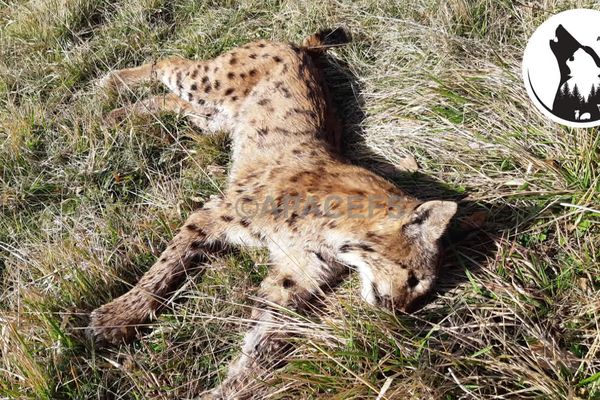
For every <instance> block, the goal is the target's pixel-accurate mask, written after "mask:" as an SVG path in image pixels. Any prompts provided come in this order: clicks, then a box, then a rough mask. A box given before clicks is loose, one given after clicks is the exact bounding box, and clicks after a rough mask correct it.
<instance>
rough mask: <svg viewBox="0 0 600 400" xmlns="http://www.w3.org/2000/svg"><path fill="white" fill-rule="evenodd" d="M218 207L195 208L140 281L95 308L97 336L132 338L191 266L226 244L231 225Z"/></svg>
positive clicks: (106, 339) (93, 327) (110, 339)
mask: <svg viewBox="0 0 600 400" xmlns="http://www.w3.org/2000/svg"><path fill="white" fill-rule="evenodd" d="M216 211H217V210H213V209H208V208H204V209H202V210H199V211H196V212H194V213H193V214H192V215H191V216H190V217H189V218H188V220H187V221H186V223H185V225H184V226H183V227H182V228H181V231H180V232H179V233H178V234H177V235H176V236H175V237H174V238H173V240H172V241H171V243H170V244H169V245H168V247H167V249H166V250H165V251H164V252H163V253H162V255H161V256H160V258H159V259H158V261H156V263H155V264H154V265H153V266H152V267H151V268H150V269H149V270H148V272H146V273H145V274H144V276H143V277H142V278H141V279H140V281H139V282H138V283H137V285H135V286H134V287H133V288H132V289H131V290H130V291H129V292H127V293H125V294H124V295H122V296H121V297H118V298H117V299H115V300H113V301H112V302H110V303H108V304H105V305H104V306H102V307H100V308H98V309H96V310H94V311H93V312H92V315H91V322H90V327H89V329H90V333H91V334H92V335H93V336H94V338H95V339H96V340H98V341H100V342H109V343H117V342H119V341H122V340H129V339H131V338H132V337H133V336H134V335H135V332H136V328H138V327H139V326H140V325H141V324H144V323H145V322H147V321H148V320H149V319H151V318H152V317H153V316H154V315H155V313H156V312H157V311H158V310H159V309H160V308H161V307H162V306H163V305H164V302H165V301H166V299H167V298H168V297H169V295H170V294H171V293H172V292H173V291H174V290H175V289H176V288H177V287H178V285H179V283H180V282H181V281H182V279H183V278H185V276H186V274H187V272H188V271H189V269H190V268H191V267H193V266H194V265H197V264H201V263H202V262H204V261H207V260H206V255H207V254H208V252H211V251H215V250H216V249H218V248H220V247H221V246H222V241H223V238H224V232H225V231H226V229H227V226H226V224H225V222H224V221H222V220H221V219H218V218H215V213H216Z"/></svg>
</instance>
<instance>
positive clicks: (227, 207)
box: [90, 31, 456, 398]
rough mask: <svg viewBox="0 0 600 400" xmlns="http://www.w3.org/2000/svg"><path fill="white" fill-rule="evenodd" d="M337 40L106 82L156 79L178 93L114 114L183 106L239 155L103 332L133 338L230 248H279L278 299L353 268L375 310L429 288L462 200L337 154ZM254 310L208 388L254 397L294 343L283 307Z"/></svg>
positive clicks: (254, 47)
mask: <svg viewBox="0 0 600 400" xmlns="http://www.w3.org/2000/svg"><path fill="white" fill-rule="evenodd" d="M336 35H338V38H337V39H338V41H339V42H343V41H344V40H339V35H340V32H339V31H327V32H321V33H318V34H316V35H313V36H311V37H309V38H308V39H306V40H305V43H304V45H303V46H296V45H293V44H283V43H273V42H267V41H258V42H255V43H250V44H247V45H245V46H242V47H239V48H235V49H233V50H231V51H229V52H227V53H225V54H223V55H221V56H219V57H217V58H215V59H213V60H210V61H188V60H182V59H167V60H162V61H158V62H156V63H153V64H147V65H143V66H141V67H137V68H131V69H125V70H120V71H115V72H112V73H111V74H109V75H108V76H107V78H106V79H105V80H104V84H105V85H106V86H109V87H112V88H114V89H119V88H123V87H125V86H128V85H133V84H135V83H138V82H140V81H143V80H149V79H156V80H158V81H160V82H162V83H163V84H164V85H165V86H167V87H168V88H169V90H170V94H168V95H166V96H159V97H152V98H150V99H146V100H143V101H142V102H141V103H137V104H134V105H133V106H131V107H128V108H122V109H117V110H115V111H113V112H112V113H111V114H110V115H109V120H110V121H111V122H114V121H116V120H118V119H119V118H122V117H123V116H124V115H126V114H127V113H130V112H138V113H140V112H143V113H148V112H156V111H159V110H170V111H174V112H177V113H181V114H185V115H187V116H188V117H189V118H190V119H191V120H192V121H193V122H194V123H195V124H197V125H198V126H199V127H201V128H202V129H203V130H205V131H206V132H214V131H220V130H228V131H229V132H231V139H232V148H233V151H232V152H233V155H232V160H233V161H232V165H231V170H230V172H229V183H228V187H227V189H226V191H225V194H224V196H223V197H222V198H219V199H216V200H213V201H211V202H209V203H207V204H206V205H205V206H204V207H203V208H202V209H200V210H197V211H195V212H193V213H192V214H191V215H190V217H189V218H188V220H187V221H186V222H185V224H184V225H183V227H182V229H181V230H180V231H179V233H177V235H176V236H175V237H174V238H173V240H172V241H171V243H170V244H169V245H168V247H167V249H166V250H165V251H164V253H163V254H162V255H161V256H160V257H159V259H158V261H157V262H156V263H155V264H154V265H153V266H152V267H151V268H150V269H149V270H148V272H146V274H144V276H143V277H142V278H141V279H140V281H139V282H138V284H137V285H136V286H135V287H134V288H133V289H131V290H130V291H129V292H127V293H125V294H124V295H122V296H121V297H119V298H117V299H115V300H113V301H112V302H110V303H108V304H106V305H104V306H102V307H100V308H98V309H97V310H95V311H94V312H93V313H92V318H91V324H90V329H91V332H92V333H93V335H94V336H95V337H96V338H97V339H99V340H103V341H107V342H112V343H117V342H119V341H122V340H127V339H131V338H132V337H133V336H134V335H135V332H136V327H137V326H139V325H140V324H143V323H145V322H146V321H148V320H149V319H152V318H153V316H154V314H155V313H156V312H157V311H158V310H159V309H160V308H161V306H162V305H163V303H164V302H165V300H166V299H168V297H169V295H170V294H172V292H173V291H174V289H175V288H176V287H177V285H178V284H179V282H180V281H181V280H182V279H183V277H184V276H185V275H186V271H188V270H189V269H190V268H191V267H192V266H193V265H205V264H206V263H207V259H206V255H207V254H209V253H213V252H215V251H220V249H222V248H223V247H224V246H227V245H239V246H256V247H266V248H268V249H269V251H270V257H271V263H270V264H271V268H270V271H269V274H268V276H267V277H266V278H265V280H264V281H263V283H262V284H261V288H260V295H261V296H262V297H263V298H264V299H265V301H266V302H267V303H270V304H274V305H279V306H284V307H290V308H296V309H300V308H302V307H303V306H305V305H306V304H309V303H310V302H311V301H312V300H313V299H314V298H315V297H318V296H321V295H323V294H324V293H325V292H324V291H325V289H327V288H328V287H329V286H331V285H332V284H333V283H334V282H335V281H336V280H339V278H340V277H341V276H343V274H344V271H345V270H346V268H347V267H350V268H352V269H355V270H357V271H358V273H359V275H360V279H361V283H362V289H361V294H362V297H363V298H364V299H365V300H366V301H368V302H369V303H372V304H381V305H384V306H387V307H390V308H394V309H406V308H407V307H409V306H410V305H411V304H412V303H413V302H414V300H415V299H416V298H418V297H420V296H422V295H424V294H426V293H427V292H429V291H430V289H431V288H432V286H433V284H434V281H435V278H436V275H437V265H438V258H439V243H438V242H439V238H440V237H441V236H442V234H443V232H444V230H445V228H446V226H447V224H448V222H449V220H450V219H451V218H452V216H453V215H454V213H455V211H456V204H455V203H453V202H447V201H428V202H421V201H419V200H417V199H415V198H412V197H410V196H408V195H406V194H405V193H404V192H403V191H402V190H401V189H399V188H397V187H395V186H394V185H392V184H391V183H389V182H388V181H386V180H385V179H382V178H381V177H379V176H377V175H375V174H373V173H372V172H370V171H368V170H365V169H363V168H360V167H358V166H354V165H351V164H349V163H347V162H346V161H344V160H343V159H342V158H341V157H340V156H339V155H338V152H337V147H338V146H339V138H340V137H339V135H340V123H339V121H338V120H337V118H336V116H335V110H334V108H333V104H332V101H331V98H330V96H329V93H328V91H327V86H326V85H325V82H324V79H323V74H322V71H321V69H320V68H319V67H318V65H319V64H318V57H319V56H320V54H321V53H323V52H324V51H325V50H326V48H327V45H329V44H330V43H331V38H332V37H334V38H335V37H336ZM342 36H343V35H342ZM391 200H393V201H391ZM292 203H293V204H292ZM253 317H254V318H255V319H256V321H257V323H256V324H255V325H254V327H253V328H252V329H251V330H250V331H249V332H248V333H247V335H246V337H245V340H244V344H243V346H242V352H241V354H240V356H239V357H238V358H237V359H235V360H234V361H233V362H232V364H231V366H230V368H229V375H228V377H227V378H226V379H225V380H224V381H223V383H222V384H221V385H220V386H219V388H217V389H215V390H214V391H213V392H212V394H211V395H210V396H213V397H215V398H238V397H244V396H245V395H244V393H246V395H247V393H248V390H249V387H251V382H252V381H253V380H252V379H253V377H256V376H257V375H260V373H261V371H262V372H264V371H266V370H268V368H269V366H272V365H274V364H273V361H274V360H276V359H278V358H279V354H280V352H281V350H282V348H284V347H285V346H284V345H283V343H284V342H283V341H282V340H281V335H282V332H281V330H278V329H275V328H274V324H272V323H271V322H272V321H273V318H274V314H273V311H272V309H270V308H262V309H260V310H258V311H255V313H254V315H253ZM279 328H281V326H280V327H279Z"/></svg>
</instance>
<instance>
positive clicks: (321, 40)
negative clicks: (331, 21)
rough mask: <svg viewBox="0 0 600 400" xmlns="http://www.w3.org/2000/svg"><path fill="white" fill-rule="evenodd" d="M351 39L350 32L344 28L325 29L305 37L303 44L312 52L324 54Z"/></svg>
mask: <svg viewBox="0 0 600 400" xmlns="http://www.w3.org/2000/svg"><path fill="white" fill-rule="evenodd" d="M350 41H351V38H350V34H349V33H348V31H346V30H345V29H344V28H335V29H324V30H322V31H319V32H317V33H315V34H313V35H310V36H308V37H307V38H306V39H304V42H303V43H302V46H303V47H304V48H305V49H306V50H308V51H309V52H311V53H317V54H322V53H325V52H326V51H327V50H329V49H330V48H332V47H337V46H341V45H344V44H346V43H349V42H350Z"/></svg>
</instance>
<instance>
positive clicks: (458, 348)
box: [0, 0, 600, 400]
mask: <svg viewBox="0 0 600 400" xmlns="http://www.w3.org/2000/svg"><path fill="white" fill-rule="evenodd" d="M586 6H587V7H590V8H598V5H597V4H595V3H594V2H591V1H587V2H586V1H577V2H574V1H555V0H551V1H545V2H511V1H507V0H503V1H489V0H473V1H464V0H450V1H445V2H441V1H435V0H418V1H414V2H378V1H373V0H359V1H356V2H352V3H350V2H337V1H331V2H284V1H202V2H200V1H194V0H177V1H163V0H131V1H127V2H125V1H114V0H99V1H91V0H49V1H41V0H30V1H16V0H4V1H1V0H0V171H1V175H0V355H1V357H0V398H18V399H91V398H97V399H164V398H191V397H194V396H196V395H198V394H199V393H201V392H202V391H203V390H205V389H207V388H209V387H211V386H212V385H214V384H215V383H216V382H218V380H219V379H220V378H222V377H223V375H224V374H225V372H226V371H225V366H226V365H227V362H228V360H230V359H231V357H232V356H233V355H234V354H235V352H236V351H237V346H238V344H239V341H240V338H241V335H242V333H243V331H244V329H245V328H246V322H247V321H246V320H245V318H246V317H247V316H248V315H249V312H248V309H249V307H250V306H251V305H252V295H253V294H254V293H255V289H256V287H257V284H258V282H260V279H261V277H262V276H263V275H264V270H265V263H266V261H267V259H266V255H265V254H264V253H262V252H251V251H243V252H242V253H241V254H238V255H232V256H228V257H225V258H223V259H218V260H215V261H214V268H212V269H211V270H209V271H208V272H207V273H206V274H205V275H204V276H203V277H202V278H201V279H200V278H198V279H192V280H190V281H188V282H187V283H186V285H185V286H184V287H183V288H182V289H181V290H180V291H179V293H178V295H177V296H176V301H175V302H174V303H173V305H172V307H171V308H170V309H169V310H167V312H166V313H164V314H163V315H162V316H161V317H160V318H159V319H158V321H157V322H156V323H155V324H154V329H152V330H151V331H149V332H148V333H147V334H146V335H144V336H143V337H142V338H141V340H139V341H137V342H136V343H133V344H131V345H127V346H125V345H123V346H121V347H118V348H112V349H105V350H100V349H97V348H94V346H92V345H91V343H89V342H88V341H87V339H86V338H85V336H84V334H83V327H85V325H86V323H87V314H88V313H89V311H90V310H92V309H94V308H95V307H97V306H99V305H101V304H103V303H105V302H107V301H109V300H110V299H112V298H114V297H115V296H117V295H118V294H120V293H123V292H124V291H125V290H126V289H127V288H128V287H129V286H130V285H131V284H133V283H134V282H135V281H136V279H137V278H138V277H139V276H140V275H141V274H142V273H143V271H144V270H146V269H147V268H148V267H149V266H150V265H151V263H152V262H153V260H154V258H155V257H156V256H157V255H158V254H159V253H160V251H161V250H162V249H163V248H164V247H165V244H166V243H167V241H168V240H169V238H170V237H171V236H172V235H173V232H174V230H175V229H176V228H177V226H178V225H179V224H180V223H181V222H182V221H183V220H184V218H185V216H186V215H187V214H188V213H189V212H190V211H191V210H192V209H193V208H195V207H197V206H199V205H201V204H202V203H203V202H204V201H206V199H208V198H209V197H210V196H211V195H215V194H218V193H219V190H220V188H222V187H223V185H224V181H225V176H224V172H223V171H224V169H226V167H227V165H228V156H227V140H226V138H225V136H215V137H206V136H203V135H202V132H199V131H197V130H195V129H194V128H192V127H191V126H190V125H189V124H188V123H187V122H186V121H185V120H183V119H180V118H177V117H175V116H172V115H161V116H158V117H156V118H141V117H138V118H135V117H133V118H131V119H130V120H129V121H128V122H127V123H126V124H124V125H122V126H121V127H119V128H117V129H106V128H103V127H102V126H101V116H102V114H103V113H104V112H106V111H107V110H110V109H111V108H113V107H115V106H117V105H118V104H121V103H122V102H124V101H128V100H132V99H134V98H135V97H137V96H144V95H146V94H147V92H149V91H152V90H155V88H152V87H146V88H142V89H140V90H139V91H137V92H135V93H133V94H125V95H124V97H121V98H116V97H107V96H106V95H105V94H104V93H102V92H101V91H100V90H98V89H97V87H96V85H95V82H96V80H97V79H98V78H100V77H102V76H103V74H105V73H106V72H107V71H109V70H111V69H117V68H122V67H126V66H133V65H137V64H140V63H142V62H146V61H149V60H153V59H155V58H157V57H163V56H167V55H173V54H177V55H182V56H186V57H191V58H197V59H201V58H208V57H213V56H215V55H217V54H219V53H221V52H222V51H224V50H227V49H230V48H232V47H234V46H237V45H240V44H243V43H246V42H248V41H250V40H253V39H257V38H267V39H276V40H284V41H295V42H300V41H301V40H302V39H303V37H305V36H306V35H308V34H310V33H312V32H314V31H316V30H318V29H320V28H323V27H333V26H340V25H341V26H345V27H347V28H348V29H349V30H350V31H351V32H352V33H353V36H354V41H353V43H351V44H350V45H348V46H346V47H343V48H339V49H336V50H335V51H333V55H334V56H335V58H336V61H334V62H333V63H334V66H335V68H332V71H329V73H330V75H331V77H332V78H331V84H332V86H333V89H334V92H335V93H337V94H339V100H340V103H341V104H340V108H341V110H342V111H343V112H344V114H345V115H346V121H347V131H348V136H349V138H348V139H347V142H346V150H345V151H346V153H347V154H348V156H349V157H350V158H352V159H354V160H355V161H356V162H360V163H363V164H365V165H368V166H373V165H375V164H374V162H375V161H377V162H379V163H381V162H384V163H387V164H388V165H397V164H399V163H401V162H402V159H403V157H405V156H406V155H407V154H412V155H413V156H414V157H415V158H416V159H417V161H418V163H419V165H420V174H415V175H414V176H413V177H411V178H410V179H406V178H398V177H394V176H391V178H392V179H396V180H397V181H398V183H399V184H401V185H403V186H405V187H406V188H407V189H409V190H411V191H413V192H414V193H416V194H418V195H421V196H422V197H428V196H434V197H440V196H442V197H455V198H462V201H461V210H462V211H461V218H460V219H459V222H458V223H457V224H461V223H463V224H464V223H469V222H473V220H476V219H477V217H476V216H479V217H481V216H482V215H486V216H487V217H486V221H485V224H484V225H483V227H482V228H481V229H480V230H479V231H478V232H475V233H473V234H471V235H469V236H468V237H460V235H453V236H452V239H451V241H450V244H449V248H448V256H447V260H446V262H445V264H444V268H443V272H442V276H441V279H440V284H439V290H438V292H437V293H436V294H435V295H434V296H432V298H431V299H430V300H429V302H428V303H427V304H426V305H425V306H424V307H423V308H422V309H421V310H419V311H418V312H416V313H414V314H410V315H397V316H394V315H391V314H389V313H386V312H384V311H381V310H376V309H373V308H370V307H367V306H365V305H364V304H363V303H362V302H361V301H360V300H359V299H358V297H357V288H356V286H357V285H356V283H357V282H356V277H353V278H351V279H350V280H349V281H348V282H346V283H345V284H343V285H342V286H341V287H340V288H339V290H337V291H336V293H335V294H334V295H333V296H332V297H331V298H330V299H329V301H328V303H327V308H326V311H325V312H324V315H323V317H322V318H320V319H317V318H311V319H306V318H305V317H301V316H297V315H293V314H289V313H282V316H281V318H282V319H286V320H288V321H289V322H290V324H291V326H293V327H294V329H295V330H297V332H298V333H299V335H298V338H297V339H296V341H297V343H296V346H295V350H294V352H293V354H291V356H290V361H289V363H288V364H287V365H286V366H285V367H284V368H283V369H281V370H279V371H275V372H274V373H273V375H272V377H270V379H269V380H268V381H266V382H264V384H263V385H262V386H261V390H259V391H257V398H261V396H265V397H267V396H270V397H272V398H328V399H342V398H343V399H352V398H354V399H364V398H373V399H375V398H378V396H380V397H379V398H381V399H384V398H385V399H421V398H423V399H425V398H435V399H445V400H450V399H462V398H476V399H480V398H482V399H485V398H523V399H598V398H600V278H599V277H600V254H599V250H598V244H600V223H599V221H600V220H599V212H598V210H600V194H599V193H600V174H599V172H598V164H599V160H600V135H599V132H598V129H586V130H584V129H569V128H565V127H562V126H559V125H557V124H554V123H551V122H549V121H548V120H547V119H545V118H544V117H542V116H541V115H540V113H539V112H537V111H536V110H535V109H534V108H533V107H532V106H531V102H530V101H529V100H528V98H527V96H526V93H525V90H524V88H523V86H522V84H521V79H520V76H521V74H520V59H521V56H522V51H523V49H524V47H525V43H526V41H527V38H528V37H529V35H531V33H532V32H533V30H534V29H535V27H536V26H538V25H539V24H540V23H541V22H543V21H544V20H545V19H546V18H547V17H549V16H550V15H552V14H554V13H556V12H559V11H562V10H565V9H569V8H575V7H586ZM336 71H337V72H338V73H335V72H336ZM340 71H342V73H341V74H340V73H339V72H340ZM357 106H358V107H359V108H357ZM359 110H360V111H361V112H359ZM482 211H484V213H483V214H482ZM475 222H477V221H475Z"/></svg>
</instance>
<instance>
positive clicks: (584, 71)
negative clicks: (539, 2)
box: [536, 25, 600, 122]
mask: <svg viewBox="0 0 600 400" xmlns="http://www.w3.org/2000/svg"><path fill="white" fill-rule="evenodd" d="M550 49H551V50H552V52H553V53H554V56H555V57H556V61H557V63H558V67H559V69H560V83H559V85H558V88H557V90H556V96H555V97H554V103H553V105H552V110H551V111H552V113H553V114H554V115H556V116H557V117H560V118H562V119H565V120H567V121H571V122H586V121H595V120H598V119H600V106H599V104H600V57H598V54H596V52H595V51H594V49H592V48H591V47H589V46H584V45H582V44H581V43H579V41H577V39H575V38H574V37H573V35H571V34H570V33H569V32H568V31H567V30H566V29H565V28H564V26H562V25H558V27H557V28H556V37H555V38H554V39H552V40H550ZM536 96H537V95H536ZM538 100H539V98H538ZM542 104H543V103H542Z"/></svg>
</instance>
